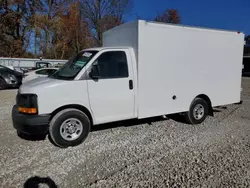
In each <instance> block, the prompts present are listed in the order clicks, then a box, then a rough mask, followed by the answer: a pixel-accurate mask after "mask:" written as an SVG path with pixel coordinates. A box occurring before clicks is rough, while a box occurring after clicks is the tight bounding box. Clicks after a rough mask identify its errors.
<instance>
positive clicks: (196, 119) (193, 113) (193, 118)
mask: <svg viewBox="0 0 250 188" xmlns="http://www.w3.org/2000/svg"><path fill="white" fill-rule="evenodd" d="M208 110H209V106H208V104H207V102H206V101H205V100H204V99H201V98H195V99H194V100H193V102H192V104H191V106H190V109H189V111H188V112H187V113H186V119H187V121H188V122H189V123H191V124H200V123H202V122H203V121H205V119H206V118H207V115H208Z"/></svg>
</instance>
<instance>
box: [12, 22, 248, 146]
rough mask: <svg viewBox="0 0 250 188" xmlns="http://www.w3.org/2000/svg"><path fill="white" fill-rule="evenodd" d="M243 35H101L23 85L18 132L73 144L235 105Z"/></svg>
mask: <svg viewBox="0 0 250 188" xmlns="http://www.w3.org/2000/svg"><path fill="white" fill-rule="evenodd" d="M243 46H244V34H243V33H240V32H232V31H222V30H213V29H205V28H195V27H186V26H179V25H171V24H162V23H154V22H147V21H143V20H139V21H135V22H130V23H126V24H123V25H121V26H118V27H115V28H113V29H111V30H109V31H107V32H105V33H104V34H103V47H101V48H92V49H85V50H83V51H81V52H80V53H79V54H77V55H76V56H75V57H74V58H72V59H71V60H69V61H68V62H67V63H66V64H65V65H64V66H63V67H62V68H61V69H59V70H58V71H57V72H56V73H55V74H54V75H52V76H50V77H48V78H38V79H35V80H32V81H30V82H27V83H25V84H23V85H22V86H21V87H20V89H19V91H18V94H17V102H16V105H14V107H13V110H12V120H13V125H14V127H15V128H16V129H17V131H18V132H19V133H26V134H36V133H46V132H48V133H49V134H50V136H51V138H52V140H53V141H54V142H55V144H57V145H58V146H60V147H68V146H76V145H78V144H80V143H82V142H83V141H84V139H85V138H86V137H87V135H88V133H89V131H90V129H91V126H93V125H98V124H103V123H108V122H116V121H121V120H127V119H142V118H148V117H154V116H161V115H166V114H175V113H184V114H185V115H186V117H187V119H188V120H189V122H190V123H192V124H199V123H201V122H203V121H204V120H205V119H206V117H207V116H208V115H212V113H213V110H212V108H213V107H214V106H221V105H227V104H232V103H238V102H240V94H241V72H242V58H243Z"/></svg>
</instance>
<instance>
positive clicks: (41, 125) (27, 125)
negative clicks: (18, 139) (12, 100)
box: [12, 105, 50, 134]
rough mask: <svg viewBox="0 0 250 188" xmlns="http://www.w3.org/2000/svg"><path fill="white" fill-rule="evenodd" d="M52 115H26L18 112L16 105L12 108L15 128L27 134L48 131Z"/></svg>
mask: <svg viewBox="0 0 250 188" xmlns="http://www.w3.org/2000/svg"><path fill="white" fill-rule="evenodd" d="M49 120H50V115H25V114H20V113H19V112H18V108H17V106H16V105H14V106H13V108H12V122H13V126H14V128H15V129H16V130H17V131H19V132H22V133H26V134H45V133H47V132H48V128H49Z"/></svg>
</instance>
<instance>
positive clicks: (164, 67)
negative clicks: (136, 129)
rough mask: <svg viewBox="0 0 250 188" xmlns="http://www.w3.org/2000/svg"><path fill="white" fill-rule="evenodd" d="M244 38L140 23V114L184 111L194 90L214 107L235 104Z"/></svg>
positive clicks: (152, 114) (239, 80)
mask: <svg viewBox="0 0 250 188" xmlns="http://www.w3.org/2000/svg"><path fill="white" fill-rule="evenodd" d="M243 41H244V35H243V34H237V33H236V32H235V33H234V32H225V31H216V30H207V29H197V28H187V27H180V26H172V25H165V24H155V23H145V22H142V21H141V22H140V25H139V49H140V50H139V52H140V53H139V118H145V117H150V116H157V115H162V114H170V113H177V112H183V111H188V109H189V106H190V103H191V102H192V100H193V99H194V98H195V97H196V96H197V95H199V94H205V95H207V96H208V97H209V98H210V99H211V101H212V105H213V106H217V105H226V104H230V103H235V102H239V101H240V89H241V71H242V57H243ZM173 96H176V97H177V99H176V100H173V98H172V97H173Z"/></svg>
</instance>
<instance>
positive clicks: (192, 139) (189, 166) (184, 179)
mask: <svg viewBox="0 0 250 188" xmlns="http://www.w3.org/2000/svg"><path fill="white" fill-rule="evenodd" d="M242 83H243V84H242V85H243V88H244V91H243V94H242V99H243V100H244V103H243V104H242V105H229V106H227V108H226V109H224V108H221V109H217V112H216V113H215V117H213V118H212V117H209V118H208V119H207V120H206V122H204V123H203V124H201V125H196V126H192V125H187V124H184V123H179V122H177V121H174V120H171V119H169V120H166V119H149V120H144V121H134V122H125V123H119V124H118V123H115V124H109V125H103V126H98V127H96V128H95V129H94V130H93V132H91V133H90V135H89V137H88V138H87V140H86V141H85V142H84V143H83V144H81V145H80V146H77V147H74V148H68V149H60V148H57V147H55V146H54V145H52V144H51V143H50V141H49V139H48V138H46V139H45V140H43V139H42V138H39V139H40V140H36V141H33V140H32V141H31V140H25V139H21V138H19V137H18V136H17V134H16V131H15V130H14V129H13V127H12V122H11V117H10V112H11V107H12V105H13V104H14V102H15V95H16V92H17V91H16V90H8V91H0V99H1V101H0V114H1V116H0V143H1V144H0V187H3V188H5V187H6V188H12V187H15V188H16V187H35V186H34V184H32V183H45V184H49V185H50V187H67V188H68V187H250V139H249V135H250V79H249V78H243V82H242ZM45 184H40V185H41V187H46V186H45ZM31 185H33V186H31Z"/></svg>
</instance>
